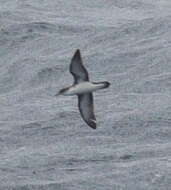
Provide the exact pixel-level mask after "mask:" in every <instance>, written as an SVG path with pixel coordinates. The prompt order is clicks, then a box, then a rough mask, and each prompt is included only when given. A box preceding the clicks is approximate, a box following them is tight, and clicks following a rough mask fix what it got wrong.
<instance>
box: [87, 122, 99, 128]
mask: <svg viewBox="0 0 171 190" xmlns="http://www.w3.org/2000/svg"><path fill="white" fill-rule="evenodd" d="M88 125H89V126H90V127H91V128H92V129H96V128H97V126H96V121H94V120H91V122H90V123H89V124H88Z"/></svg>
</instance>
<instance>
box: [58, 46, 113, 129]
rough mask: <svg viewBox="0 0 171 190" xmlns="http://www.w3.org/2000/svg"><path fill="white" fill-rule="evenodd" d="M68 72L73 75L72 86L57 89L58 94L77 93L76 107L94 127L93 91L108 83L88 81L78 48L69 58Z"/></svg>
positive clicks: (94, 127)
mask: <svg viewBox="0 0 171 190" xmlns="http://www.w3.org/2000/svg"><path fill="white" fill-rule="evenodd" d="M70 73H71V74H72V75H73V77H74V83H73V85H72V86H69V87H67V88H63V89H61V90H60V91H59V93H58V94H56V96H58V95H65V96H69V95H77V96H78V108H79V111H80V114H81V116H82V118H83V120H84V121H85V122H86V123H87V124H88V125H89V126H90V127H91V128H93V129H96V117H95V115H94V105H93V94H92V92H93V91H96V90H99V89H103V88H108V87H109V85H110V83H109V82H107V81H103V82H90V81H89V75H88V72H87V70H86V68H85V67H84V65H83V62H82V58H81V53H80V50H79V49H77V50H76V52H75V54H74V56H73V57H72V59H71V64H70Z"/></svg>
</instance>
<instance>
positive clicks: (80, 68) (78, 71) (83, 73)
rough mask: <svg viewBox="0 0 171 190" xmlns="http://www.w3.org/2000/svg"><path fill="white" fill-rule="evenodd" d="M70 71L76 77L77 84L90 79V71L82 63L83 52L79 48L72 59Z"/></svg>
mask: <svg viewBox="0 0 171 190" xmlns="http://www.w3.org/2000/svg"><path fill="white" fill-rule="evenodd" d="M70 73H71V74H72V75H73V77H74V83H75V84H78V83H79V82H83V81H89V76H88V72H87V70H86V68H85V67H84V65H83V63H82V59H81V53H80V50H79V49H78V50H77V51H76V52H75V54H74V56H73V57H72V59H71V64H70Z"/></svg>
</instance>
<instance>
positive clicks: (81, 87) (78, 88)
mask: <svg viewBox="0 0 171 190" xmlns="http://www.w3.org/2000/svg"><path fill="white" fill-rule="evenodd" d="M101 87H102V84H93V83H90V82H82V83H79V84H77V85H75V86H72V87H71V88H70V89H69V90H68V92H67V93H66V95H75V94H83V93H89V92H93V91H95V90H98V89H100V88H101Z"/></svg>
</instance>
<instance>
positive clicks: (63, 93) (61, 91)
mask: <svg viewBox="0 0 171 190" xmlns="http://www.w3.org/2000/svg"><path fill="white" fill-rule="evenodd" d="M67 91H68V88H62V89H61V90H60V91H59V92H58V93H57V94H56V95H55V96H59V95H65V94H66V92H67Z"/></svg>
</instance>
